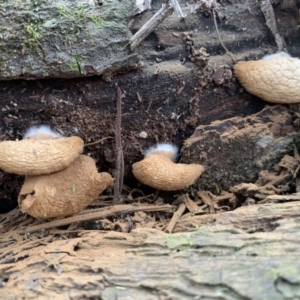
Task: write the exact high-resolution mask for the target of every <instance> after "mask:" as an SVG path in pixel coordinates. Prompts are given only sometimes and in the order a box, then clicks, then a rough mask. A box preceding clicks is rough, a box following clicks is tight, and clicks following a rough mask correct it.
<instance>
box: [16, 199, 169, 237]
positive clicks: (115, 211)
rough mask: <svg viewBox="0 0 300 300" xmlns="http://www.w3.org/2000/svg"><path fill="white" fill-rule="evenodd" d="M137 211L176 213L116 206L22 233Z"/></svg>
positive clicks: (165, 209)
mask: <svg viewBox="0 0 300 300" xmlns="http://www.w3.org/2000/svg"><path fill="white" fill-rule="evenodd" d="M136 211H144V212H151V211H155V212H167V213H172V212H173V211H174V208H173V207H172V206H171V205H168V204H166V205H162V206H156V205H149V206H146V205H145V206H144V205H141V206H133V205H128V204H127V205H114V206H111V207H108V208H105V209H103V210H102V211H100V212H96V213H93V212H92V210H91V213H87V214H83V215H77V216H73V217H69V218H65V219H61V220H54V221H51V222H48V223H43V224H39V225H35V226H29V227H27V228H23V229H20V233H31V232H35V231H39V230H45V229H50V228H53V227H59V226H64V225H68V224H71V223H74V222H83V221H90V220H96V219H100V218H106V217H108V216H113V215H120V214H126V213H131V212H136Z"/></svg>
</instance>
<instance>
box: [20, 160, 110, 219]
mask: <svg viewBox="0 0 300 300" xmlns="http://www.w3.org/2000/svg"><path fill="white" fill-rule="evenodd" d="M112 182H113V178H112V177H111V176H110V174H108V173H106V172H103V173H98V171H97V168H96V165H95V162H94V160H93V159H92V158H90V157H89V156H86V155H80V156H79V157H78V158H77V159H76V160H75V161H74V162H73V163H72V164H71V165H70V166H69V167H68V168H66V169H64V170H62V171H60V172H57V173H53V174H49V175H40V176H26V178H25V182H24V185H23V187H22V189H21V191H20V194H19V197H18V203H19V207H20V209H21V210H22V211H23V212H26V213H28V214H29V215H31V216H33V217H35V218H39V219H45V218H53V217H64V216H68V215H72V214H75V213H78V212H80V211H81V210H83V209H84V208H85V207H86V206H88V205H89V204H90V203H91V202H92V201H93V200H94V199H95V198H96V197H97V196H98V195H99V194H100V193H102V192H103V191H104V190H105V189H106V188H107V187H108V186H109V185H111V184H112Z"/></svg>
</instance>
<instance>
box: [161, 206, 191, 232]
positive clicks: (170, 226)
mask: <svg viewBox="0 0 300 300" xmlns="http://www.w3.org/2000/svg"><path fill="white" fill-rule="evenodd" d="M185 209H186V205H185V203H184V202H183V203H181V204H180V205H179V207H178V209H177V210H176V211H175V212H174V214H173V217H172V219H171V221H170V223H169V224H168V226H167V227H166V229H165V232H167V233H172V231H173V229H174V227H175V226H176V223H177V221H178V220H179V219H180V218H181V216H182V215H183V213H184V211H185Z"/></svg>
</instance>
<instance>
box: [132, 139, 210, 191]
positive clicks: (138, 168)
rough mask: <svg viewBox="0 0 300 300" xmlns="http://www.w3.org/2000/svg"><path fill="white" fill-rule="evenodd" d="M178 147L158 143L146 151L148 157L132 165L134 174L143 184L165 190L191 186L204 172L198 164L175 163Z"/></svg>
mask: <svg viewBox="0 0 300 300" xmlns="http://www.w3.org/2000/svg"><path fill="white" fill-rule="evenodd" d="M177 151H178V147H177V146H173V145H170V144H158V145H157V146H155V147H152V148H150V149H149V150H147V151H146V152H145V155H146V157H145V158H144V159H143V160H141V161H139V162H136V163H134V164H133V165H132V169H133V175H134V176H135V177H136V178H137V179H138V180H139V181H140V182H142V183H143V184H145V185H148V186H151V187H153V188H156V189H159V190H163V191H176V190H181V189H184V188H187V187H189V186H190V185H192V184H193V183H194V182H195V181H196V180H197V178H198V177H199V176H200V175H201V174H202V173H203V172H204V167H203V166H201V165H198V164H180V163H175V160H176V158H177V156H178V153H177Z"/></svg>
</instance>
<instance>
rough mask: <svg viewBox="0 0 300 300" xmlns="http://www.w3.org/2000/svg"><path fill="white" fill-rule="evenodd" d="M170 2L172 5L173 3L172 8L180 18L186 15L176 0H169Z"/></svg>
mask: <svg viewBox="0 0 300 300" xmlns="http://www.w3.org/2000/svg"><path fill="white" fill-rule="evenodd" d="M171 3H172V5H173V7H174V9H175V11H176V13H177V15H178V18H180V19H181V20H183V19H184V18H185V17H186V15H185V14H184V13H183V12H182V10H181V7H180V5H179V3H178V1H177V0H171Z"/></svg>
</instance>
